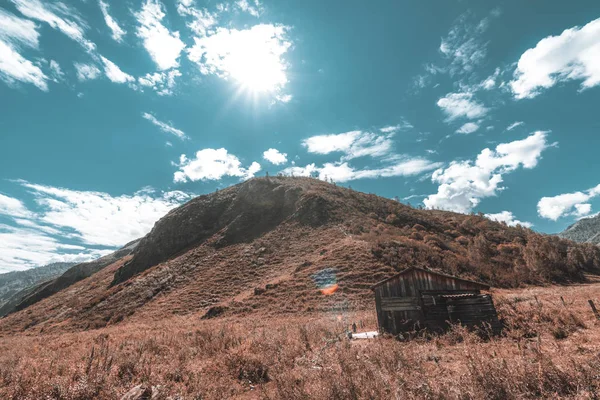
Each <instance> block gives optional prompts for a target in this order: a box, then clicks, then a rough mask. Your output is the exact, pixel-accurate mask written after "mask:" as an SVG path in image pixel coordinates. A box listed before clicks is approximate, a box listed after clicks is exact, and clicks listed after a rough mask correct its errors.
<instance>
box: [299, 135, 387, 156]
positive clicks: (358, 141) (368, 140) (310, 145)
mask: <svg viewBox="0 0 600 400" xmlns="http://www.w3.org/2000/svg"><path fill="white" fill-rule="evenodd" d="M384 129H385V128H384ZM393 132H394V131H392V133H388V134H385V135H379V134H376V133H371V132H364V131H351V132H345V133H339V134H330V135H318V136H312V137H309V138H308V139H305V140H303V141H302V145H303V146H304V147H306V149H307V150H308V152H309V153H315V154H329V153H334V152H341V153H344V154H345V155H344V156H343V157H342V160H351V159H353V158H357V157H364V156H371V157H383V156H386V155H389V154H390V153H391V151H392V147H393V141H392V139H391V138H392V136H393V134H394V133H393Z"/></svg>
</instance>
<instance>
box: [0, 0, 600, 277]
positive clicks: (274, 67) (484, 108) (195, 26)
mask: <svg viewBox="0 0 600 400" xmlns="http://www.w3.org/2000/svg"><path fill="white" fill-rule="evenodd" d="M495 3H496V4H495V5H494V6H493V7H492V6H490V5H489V4H488V2H481V1H467V0H464V1H437V2H429V1H419V2H415V1H381V2H374V3H365V2H358V1H343V2H341V1H339V2H338V1H303V2H281V1H272V2H271V1H266V0H264V1H263V0H260V1H258V0H241V1H232V2H226V1H224V2H219V1H204V2H203V1H201V0H161V1H158V0H131V1H110V0H100V1H98V0H72V1H69V2H58V1H40V0H1V2H0V105H1V108H0V110H1V111H0V272H5V271H9V270H15V269H26V268H30V267H33V266H36V265H42V264H46V263H48V262H53V261H72V260H77V261H80V260H88V259H90V258H94V257H97V256H100V255H103V254H106V253H108V252H110V251H112V250H113V249H114V248H115V247H118V246H120V245H122V244H125V243H126V242H127V241H129V240H132V239H135V238H137V237H140V236H142V235H144V234H145V233H146V232H148V231H149V230H150V229H151V227H152V225H153V224H154V222H155V221H156V220H157V219H158V218H160V217H161V216H162V215H164V214H165V213H166V212H167V211H168V210H169V209H171V208H173V207H175V206H177V205H178V204H181V203H182V202H184V201H186V200H188V199H189V198H191V197H192V196H194V195H197V194H203V193H210V192H213V191H214V190H215V189H217V188H222V187H226V186H229V185H231V184H234V183H237V182H240V181H242V180H245V179H248V178H249V177H252V176H262V175H264V174H266V173H267V172H268V173H270V174H277V173H283V174H288V175H291V174H294V175H309V174H310V175H313V176H318V177H320V178H321V179H328V180H334V181H335V182H337V183H338V184H341V185H344V186H352V188H354V189H357V190H361V191H365V192H373V193H377V194H379V195H382V196H385V197H389V198H393V197H398V198H399V199H400V200H401V201H403V202H410V203H411V204H412V205H422V206H424V207H427V208H439V209H446V210H452V211H458V212H463V213H470V212H482V213H484V214H488V215H489V217H490V218H493V219H497V220H502V221H505V222H507V223H508V224H516V223H521V224H523V225H526V226H531V227H532V228H533V229H535V230H538V231H541V232H549V233H553V232H558V231H561V230H563V229H564V228H565V227H566V226H568V225H569V224H571V223H573V222H574V221H576V220H577V219H578V218H582V217H585V216H589V215H593V214H594V213H597V212H599V211H600V178H598V176H597V173H596V172H597V171H598V166H599V162H598V156H597V153H598V150H597V149H598V148H599V147H600V139H599V134H598V132H599V130H600V120H598V117H597V108H598V104H600V87H598V86H599V85H600V3H598V2H597V1H575V2H559V1H548V2H544V5H543V7H541V6H540V5H539V2H523V1H503V2H495Z"/></svg>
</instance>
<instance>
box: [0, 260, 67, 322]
mask: <svg viewBox="0 0 600 400" xmlns="http://www.w3.org/2000/svg"><path fill="white" fill-rule="evenodd" d="M75 264H77V263H66V262H65V263H61V262H58V263H52V264H48V265H44V266H42V267H37V268H31V269H28V270H25V271H13V272H8V273H6V274H0V307H2V306H3V305H4V304H6V303H7V302H9V301H10V299H11V297H13V296H14V295H15V294H16V293H18V292H20V291H22V290H26V289H28V288H31V286H34V285H36V284H38V283H40V282H43V281H47V280H50V279H53V278H55V277H57V276H59V275H60V274H62V273H63V272H65V271H66V270H67V269H69V268H70V267H72V266H73V265H75ZM0 315H2V314H0Z"/></svg>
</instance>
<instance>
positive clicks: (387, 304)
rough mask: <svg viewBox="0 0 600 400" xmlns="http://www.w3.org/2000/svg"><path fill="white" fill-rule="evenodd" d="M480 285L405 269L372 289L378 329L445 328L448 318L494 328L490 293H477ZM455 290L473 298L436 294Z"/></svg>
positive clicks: (391, 330) (496, 324) (468, 324)
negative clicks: (443, 297) (484, 324)
mask: <svg viewBox="0 0 600 400" xmlns="http://www.w3.org/2000/svg"><path fill="white" fill-rule="evenodd" d="M480 288H481V285H478V284H476V283H472V282H468V281H463V280H460V279H455V278H452V277H446V276H441V275H437V274H432V273H428V272H427V271H420V270H412V271H408V272H407V273H406V274H403V275H400V276H397V277H395V278H394V279H391V280H388V281H386V282H383V283H382V284H381V285H379V286H377V287H375V288H374V292H375V305H376V308H377V320H378V323H379V328H380V330H383V331H385V332H389V333H392V334H398V333H400V332H403V331H410V330H413V329H417V328H428V329H429V330H433V331H440V330H444V329H446V328H447V326H448V325H447V322H446V321H448V320H453V321H460V322H461V323H463V324H465V325H467V326H473V325H478V324H479V323H481V322H482V321H485V322H488V323H490V324H491V325H492V326H493V327H494V328H498V327H499V323H498V318H497V315H496V310H495V308H494V305H493V302H492V300H491V296H489V295H481V294H480ZM459 293H463V294H470V295H473V296H474V297H470V298H464V299H459V298H456V299H454V298H453V299H443V300H440V299H442V298H441V297H439V296H441V295H444V294H459ZM434 295H435V296H434ZM434 297H435V298H436V299H437V301H436V300H433V299H434ZM449 305H450V306H451V307H448V306H449Z"/></svg>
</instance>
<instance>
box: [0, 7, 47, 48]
mask: <svg viewBox="0 0 600 400" xmlns="http://www.w3.org/2000/svg"><path fill="white" fill-rule="evenodd" d="M39 37H40V33H39V32H38V31H37V27H36V25H35V23H34V22H33V21H30V20H28V19H22V18H18V17H16V16H15V15H13V14H11V13H9V12H6V11H4V10H2V9H0V38H1V39H3V40H6V41H8V42H10V43H12V44H13V45H15V46H21V45H23V46H27V47H31V48H34V49H37V48H38V47H39Z"/></svg>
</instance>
